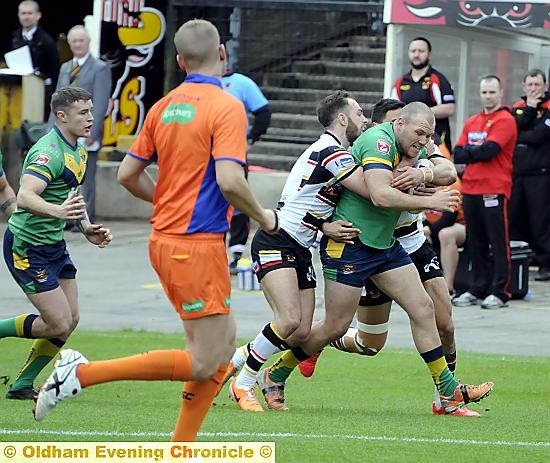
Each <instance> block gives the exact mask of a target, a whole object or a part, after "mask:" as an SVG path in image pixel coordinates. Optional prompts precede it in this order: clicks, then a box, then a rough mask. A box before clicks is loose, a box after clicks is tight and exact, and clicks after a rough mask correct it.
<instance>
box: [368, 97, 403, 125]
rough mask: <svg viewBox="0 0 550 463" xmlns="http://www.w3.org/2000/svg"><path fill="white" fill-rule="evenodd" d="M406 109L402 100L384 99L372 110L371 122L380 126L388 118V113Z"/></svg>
mask: <svg viewBox="0 0 550 463" xmlns="http://www.w3.org/2000/svg"><path fill="white" fill-rule="evenodd" d="M403 107H405V103H403V102H402V101H400V100H394V99H393V98H382V99H381V100H378V101H377V102H376V104H375V105H374V107H373V108H372V114H371V117H370V119H371V122H376V123H377V124H379V123H380V122H382V121H383V120H384V118H385V117H386V113H387V112H388V111H393V110H394V109H401V108H403Z"/></svg>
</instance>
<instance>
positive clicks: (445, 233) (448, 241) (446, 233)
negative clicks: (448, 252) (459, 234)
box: [437, 228, 456, 246]
mask: <svg viewBox="0 0 550 463" xmlns="http://www.w3.org/2000/svg"><path fill="white" fill-rule="evenodd" d="M437 237H438V238H439V243H440V245H441V246H450V245H453V244H454V245H456V239H455V237H454V234H453V233H452V231H451V230H449V229H448V228H442V229H441V230H439V233H438V234H437Z"/></svg>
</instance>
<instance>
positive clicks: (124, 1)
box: [101, 0, 166, 145]
mask: <svg viewBox="0 0 550 463" xmlns="http://www.w3.org/2000/svg"><path fill="white" fill-rule="evenodd" d="M148 3H154V2H148ZM156 3H159V5H158V6H160V7H164V6H165V1H164V2H156ZM163 9H164V8H163ZM102 13H103V14H102V27H101V57H102V59H103V60H105V61H106V62H107V63H108V64H109V65H110V67H111V70H112V73H113V83H114V85H115V86H114V89H113V91H112V100H113V104H112V107H111V111H110V113H109V114H108V115H107V118H106V120H105V130H104V136H103V142H104V144H105V145H114V144H116V141H117V138H118V137H119V136H120V135H135V134H136V133H137V132H139V130H140V129H141V126H142V125H143V120H144V118H145V111H146V107H147V106H148V105H147V104H146V103H147V101H146V100H152V101H154V100H156V99H157V98H158V97H160V95H161V94H162V79H160V82H159V79H158V77H156V76H154V75H153V72H152V70H154V69H160V70H161V71H162V69H163V68H164V50H163V49H162V47H157V45H158V44H159V43H161V42H162V41H163V39H164V35H165V32H166V21H165V18H164V15H163V13H162V12H161V11H160V10H158V9H157V8H152V7H150V6H145V0H103V12H102ZM152 61H155V62H156V63H155V64H156V65H155V64H153V63H152ZM159 86H160V87H159ZM153 94H154V95H153Z"/></svg>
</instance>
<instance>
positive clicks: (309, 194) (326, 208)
mask: <svg viewBox="0 0 550 463" xmlns="http://www.w3.org/2000/svg"><path fill="white" fill-rule="evenodd" d="M358 167H359V166H358V165H357V164H355V161H354V159H353V156H352V155H351V154H350V153H349V152H348V151H347V150H346V149H345V148H344V147H343V146H342V145H341V144H340V141H339V140H338V139H337V138H336V137H335V136H334V135H332V134H331V133H329V132H325V133H324V134H323V135H321V136H320V137H319V139H318V140H317V141H316V142H315V143H313V144H312V145H311V146H310V147H309V148H308V149H306V150H305V151H304V152H303V153H302V155H301V156H300V157H299V158H298V160H297V161H296V163H295V164H294V166H293V167H292V170H291V171H290V174H289V176H288V178H287V181H286V183H285V186H284V188H283V192H282V195H281V200H280V202H279V209H280V211H279V224H280V227H281V228H282V229H283V230H285V231H286V232H287V233H288V234H289V235H290V236H292V238H294V239H295V240H296V241H297V242H298V243H300V244H301V245H302V246H304V247H306V248H309V247H310V246H312V245H313V244H314V243H315V240H316V238H317V231H318V230H319V228H320V227H321V225H322V223H323V222H324V221H325V220H328V219H329V218H330V216H331V215H332V213H333V212H334V208H335V207H336V204H337V202H338V200H339V199H340V195H341V191H342V188H343V187H342V185H341V183H340V182H341V181H342V180H344V179H345V178H347V177H348V176H349V175H351V174H352V172H353V171H354V170H355V169H357V168H358Z"/></svg>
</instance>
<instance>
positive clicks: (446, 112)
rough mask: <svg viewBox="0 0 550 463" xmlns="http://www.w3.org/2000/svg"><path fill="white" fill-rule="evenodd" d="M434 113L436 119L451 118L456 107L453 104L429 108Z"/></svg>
mask: <svg viewBox="0 0 550 463" xmlns="http://www.w3.org/2000/svg"><path fill="white" fill-rule="evenodd" d="M430 109H431V110H432V112H433V113H434V116H435V118H436V119H445V118H447V117H452V116H454V115H455V112H456V105H455V104H454V103H442V104H438V105H437V106H432V107H431V108H430Z"/></svg>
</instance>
